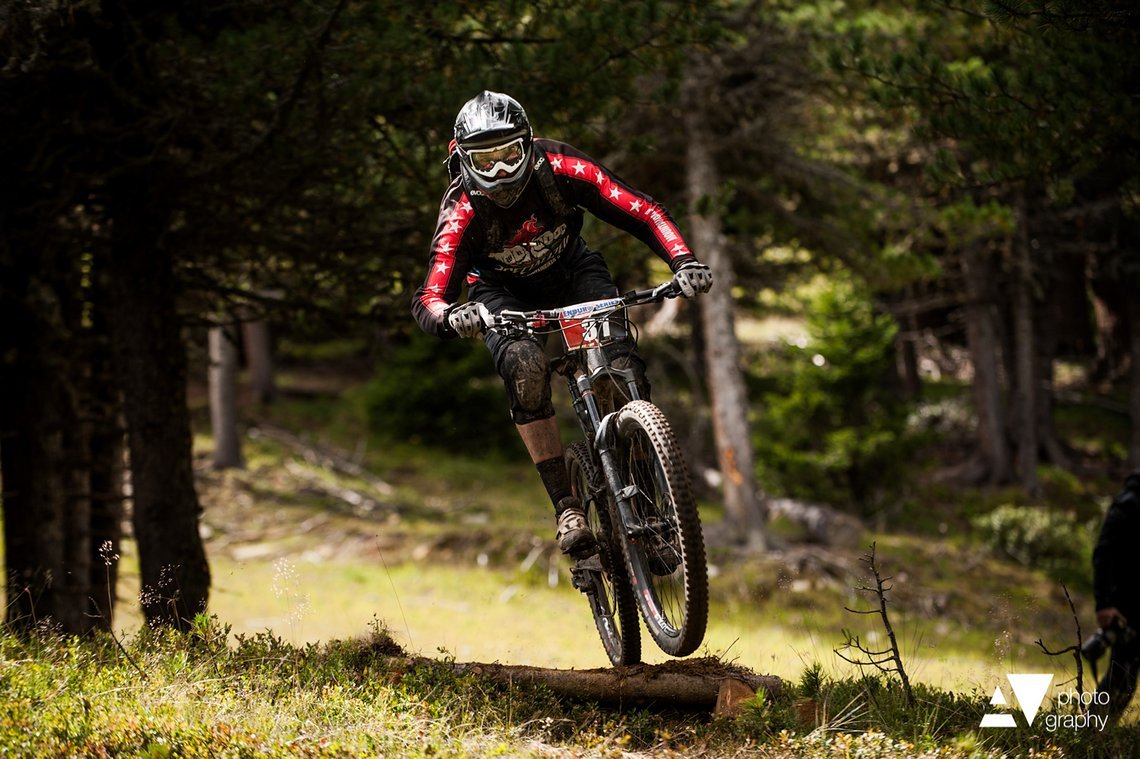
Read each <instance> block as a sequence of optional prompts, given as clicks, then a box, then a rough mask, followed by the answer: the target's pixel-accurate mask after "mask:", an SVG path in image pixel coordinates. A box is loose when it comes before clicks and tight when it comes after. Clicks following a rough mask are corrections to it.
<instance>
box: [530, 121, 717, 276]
mask: <svg viewBox="0 0 1140 759" xmlns="http://www.w3.org/2000/svg"><path fill="white" fill-rule="evenodd" d="M540 146H541V148H543V149H545V150H546V154H547V158H548V159H549V161H550V167H551V168H552V169H553V170H554V176H555V178H556V180H555V181H557V182H558V183H559V186H560V187H561V188H563V190H564V192H565V194H566V195H567V197H568V198H569V199H570V200H571V201H572V202H573V203H574V204H575V205H578V206H581V207H582V208H585V209H586V210H587V211H589V212H590V213H592V214H593V215H594V216H597V217H598V218H599V219H601V220H602V221H604V222H606V223H607V224H611V225H613V226H615V227H617V228H618V229H621V230H623V231H625V232H628V233H630V234H631V235H633V236H634V237H636V238H637V239H638V240H640V241H641V242H643V243H645V244H646V245H647V246H649V248H650V249H652V250H653V252H654V253H656V254H657V255H658V256H660V257H661V259H662V260H663V261H665V262H666V263H668V264H669V268H670V269H672V270H673V271H677V269H679V268H680V267H681V266H682V265H684V264H686V263H689V262H690V261H695V260H696V257H695V256H694V255H693V253H692V251H690V250H689V246H688V244H687V243H686V242H685V239H684V237H682V236H681V232H680V230H679V229H678V228H677V224H676V223H675V222H674V221H673V217H671V216H670V215H669V212H668V211H666V210H665V208H664V207H663V206H661V204H660V203H658V202H657V201H655V200H654V199H653V198H651V197H649V196H648V195H646V194H645V193H643V192H639V191H638V190H635V189H634V188H633V187H630V186H629V185H628V184H626V183H625V182H624V181H622V180H621V179H620V178H619V177H618V176H617V175H616V174H614V173H613V172H612V171H610V170H609V169H608V168H606V167H605V166H603V165H602V164H601V162H599V161H596V160H594V159H593V158H591V157H590V156H588V155H586V154H585V153H583V152H581V151H580V150H578V149H577V148H574V147H572V146H570V145H567V144H565V143H562V142H557V141H555V140H541V141H540Z"/></svg>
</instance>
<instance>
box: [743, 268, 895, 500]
mask: <svg viewBox="0 0 1140 759" xmlns="http://www.w3.org/2000/svg"><path fill="white" fill-rule="evenodd" d="M807 328H808V333H809V339H808V341H807V343H806V344H805V345H803V346H802V347H799V346H789V347H788V348H787V349H786V358H787V361H788V365H787V369H786V373H785V374H784V375H783V376H781V377H778V378H777V384H778V389H777V390H776V391H775V392H769V393H767V394H766V395H765V396H764V399H763V403H762V412H761V414H760V417H759V419H758V422H757V425H756V433H757V436H756V446H757V461H758V462H759V464H758V466H759V469H760V477H761V481H762V482H765V483H766V484H767V485H768V486H769V487H770V488H773V489H774V490H778V491H781V492H784V493H788V494H790V495H794V496H797V497H801V498H807V499H811V500H819V501H824V502H828V503H837V504H854V505H856V506H858V507H860V508H862V509H864V510H869V509H870V508H871V507H872V506H874V505H875V502H876V498H877V497H879V496H881V495H882V490H881V489H882V488H885V487H888V486H889V483H891V482H892V481H894V479H895V478H894V477H892V476H891V472H894V471H897V468H898V467H899V465H900V464H899V462H900V458H901V456H900V453H901V451H902V448H903V446H904V445H905V444H906V440H905V436H904V430H905V424H906V414H907V408H906V404H905V403H904V402H903V401H902V400H901V399H900V397H899V394H898V393H897V392H896V390H895V388H894V385H895V382H894V381H893V379H892V378H893V377H894V371H895V370H894V349H893V344H894V338H895V334H896V331H897V327H896V325H895V323H894V320H893V319H891V318H890V317H889V316H887V315H885V314H882V313H878V312H877V311H876V309H875V307H874V304H873V303H872V302H871V301H870V300H869V299H868V298H867V296H866V294H865V293H863V292H862V291H860V290H859V289H857V288H855V287H854V286H853V285H851V284H849V283H844V282H841V281H836V282H832V283H830V284H829V285H828V286H826V287H824V288H823V289H822V290H821V291H820V292H819V294H818V295H817V296H816V297H815V298H814V299H813V300H812V302H811V304H810V305H809V307H808V324H807Z"/></svg>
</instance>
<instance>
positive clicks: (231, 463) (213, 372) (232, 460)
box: [208, 325, 245, 469]
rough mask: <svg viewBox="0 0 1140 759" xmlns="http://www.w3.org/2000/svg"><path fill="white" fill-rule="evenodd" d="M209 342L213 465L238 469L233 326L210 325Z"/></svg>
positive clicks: (240, 465) (235, 366)
mask: <svg viewBox="0 0 1140 759" xmlns="http://www.w3.org/2000/svg"><path fill="white" fill-rule="evenodd" d="M209 343H210V351H209V352H210V369H209V372H208V374H209V382H208V384H209V389H210V390H209V392H210V423H211V427H212V429H213V432H214V468H215V469H230V468H234V469H240V468H242V467H243V466H244V465H245V464H244V463H243V461H242V456H241V437H240V435H239V434H238V419H237V369H238V349H237V345H236V344H235V341H234V328H233V325H230V326H229V327H211V328H210V333H209Z"/></svg>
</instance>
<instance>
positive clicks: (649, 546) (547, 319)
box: [490, 282, 708, 665]
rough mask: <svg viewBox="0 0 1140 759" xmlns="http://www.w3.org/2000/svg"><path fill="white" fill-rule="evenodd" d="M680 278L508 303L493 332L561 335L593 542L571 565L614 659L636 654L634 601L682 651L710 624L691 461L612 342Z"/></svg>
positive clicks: (672, 650) (571, 464)
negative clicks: (571, 299) (529, 303)
mask: <svg viewBox="0 0 1140 759" xmlns="http://www.w3.org/2000/svg"><path fill="white" fill-rule="evenodd" d="M678 295H680V291H679V289H678V288H677V286H676V284H675V283H673V282H666V283H664V284H662V285H659V286H657V287H655V288H651V289H648V290H639V291H634V292H630V293H626V294H624V295H619V296H616V297H613V298H607V299H603V300H595V301H588V302H584V303H576V304H573V305H570V306H565V307H563V308H558V309H552V310H535V311H509V310H507V311H501V312H499V313H498V314H496V315H494V316H493V317H492V324H491V326H490V329H496V330H499V331H501V332H503V333H505V334H508V335H510V336H514V337H525V336H534V335H544V334H551V333H554V332H557V333H559V334H560V335H561V337H562V342H563V345H564V346H565V348H566V351H565V353H563V354H562V355H561V356H559V357H558V358H557V359H555V360H554V361H552V365H551V368H552V370H553V371H555V372H557V373H558V374H560V375H562V376H563V377H565V379H566V385H567V388H568V389H569V392H570V398H571V401H572V403H573V408H574V412H575V414H576V416H577V418H578V423H579V426H580V427H581V429H582V434H583V439H582V440H578V441H575V442H573V443H571V444H570V445H569V446H568V447H567V449H566V462H567V468H568V469H569V474H570V481H571V487H572V490H573V494H574V495H575V496H576V497H577V498H578V499H579V500H580V501H581V503H582V508H583V510H584V511H585V513H586V517H587V519H588V521H589V523H590V527H591V529H592V530H593V531H594V535H595V536H596V538H597V542H598V550H597V552H596V553H594V554H593V555H591V556H589V557H587V558H584V559H578V560H577V561H576V562H575V564H574V566H573V567H572V569H571V576H572V578H573V583H574V586H575V587H576V588H577V589H578V590H580V591H582V592H583V593H584V594H585V595H586V597H587V599H588V601H589V604H590V611H591V613H592V614H593V617H594V623H595V626H596V627H597V629H598V634H599V636H600V637H601V640H602V645H603V646H604V647H605V649H606V654H607V656H608V657H609V659H610V661H611V662H612V663H613V664H614V665H624V664H636V663H637V662H639V661H641V634H640V625H639V623H638V609H640V612H641V618H642V619H644V621H645V626H646V629H647V630H648V631H649V634H650V635H651V636H652V638H653V640H654V642H655V643H656V644H657V645H658V647H660V648H661V650H662V651H664V652H665V653H667V654H669V655H671V656H678V657H680V656H687V655H689V654H691V653H692V652H693V651H695V650H696V649H697V646H699V645H700V644H701V641H702V640H703V639H704V634H705V627H706V625H707V623H708V568H707V565H706V561H705V547H704V537H703V535H702V533H701V522H700V516H699V514H698V512H697V504H696V500H695V498H694V497H693V492H692V485H691V481H690V478H689V471H688V467H687V466H686V464H685V460H684V457H683V456H682V454H681V449H680V447H679V446H678V445H677V441H676V438H675V436H674V434H673V431H672V428H671V427H670V426H669V422H668V420H667V419H666V418H665V415H664V414H663V413H662V412H661V410H660V409H659V408H658V407H657V406H655V405H653V404H652V403H650V402H649V401H648V400H645V399H643V398H641V395H640V393H639V392H638V389H637V377H636V373H635V371H634V370H633V369H632V368H628V367H624V366H617V365H615V361H614V358H615V357H612V356H611V355H610V354H609V353H607V351H606V347H607V346H609V345H611V344H614V343H618V342H621V341H626V340H633V341H634V342H635V343H636V339H635V338H633V337H630V325H629V321H628V315H627V313H626V312H627V311H628V310H629V309H630V308H632V307H635V306H641V305H647V304H650V303H660V302H661V301H662V300H664V299H665V298H675V297H677V296H678Z"/></svg>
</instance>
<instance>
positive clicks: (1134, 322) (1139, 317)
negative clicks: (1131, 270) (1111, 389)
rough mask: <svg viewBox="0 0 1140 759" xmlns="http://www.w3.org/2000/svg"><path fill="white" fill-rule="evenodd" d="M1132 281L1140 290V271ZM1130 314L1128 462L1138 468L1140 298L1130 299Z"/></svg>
mask: <svg viewBox="0 0 1140 759" xmlns="http://www.w3.org/2000/svg"><path fill="white" fill-rule="evenodd" d="M1132 281H1133V283H1134V285H1133V287H1134V289H1133V291H1132V292H1133V293H1137V292H1140V272H1138V273H1136V274H1134V275H1133V276H1132ZM1128 314H1129V325H1128V326H1129V328H1130V329H1131V330H1132V337H1131V344H1132V371H1131V375H1132V385H1131V390H1130V392H1129V396H1128V397H1129V408H1130V410H1131V415H1132V442H1131V445H1129V448H1128V464H1129V466H1131V467H1132V468H1133V469H1137V468H1140V298H1137V297H1133V298H1131V299H1129V301H1128Z"/></svg>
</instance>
